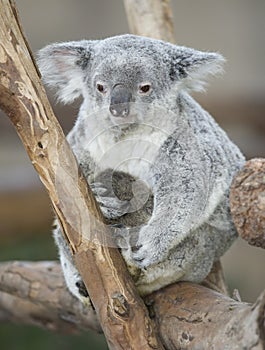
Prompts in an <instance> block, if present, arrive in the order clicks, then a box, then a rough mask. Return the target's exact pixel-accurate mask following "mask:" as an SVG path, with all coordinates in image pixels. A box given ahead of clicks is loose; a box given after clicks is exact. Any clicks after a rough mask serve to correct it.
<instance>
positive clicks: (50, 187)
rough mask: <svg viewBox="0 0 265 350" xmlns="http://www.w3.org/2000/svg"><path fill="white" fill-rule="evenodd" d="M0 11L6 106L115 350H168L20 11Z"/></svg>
mask: <svg viewBox="0 0 265 350" xmlns="http://www.w3.org/2000/svg"><path fill="white" fill-rule="evenodd" d="M0 7H1V13H0V23H1V29H0V69H1V75H0V105H1V108H2V109H3V110H4V111H5V112H6V114H7V115H8V116H9V118H10V120H11V122H12V123H13V125H14V126H15V128H16V131H17V133H18V135H19V136H20V138H21V140H22V142H23V144H24V147H25V148H26V150H27V152H28V155H29V157H30V159H31V161H32V164H33V165H34V167H35V169H36V170H37V172H38V173H39V176H40V178H41V180H42V182H43V184H44V185H45V187H46V189H47V191H48V193H49V196H50V198H51V201H52V204H53V207H54V209H55V212H56V214H57V216H58V218H59V221H60V223H61V228H62V230H63V232H64V234H65V237H66V239H67V240H68V242H69V246H70V248H71V251H72V253H73V256H74V259H75V263H76V266H77V268H78V271H79V272H80V274H81V276H82V279H83V281H84V283H85V285H86V288H87V290H88V292H89V295H90V297H91V300H92V302H93V304H94V306H95V309H96V312H97V315H98V317H99V320H100V324H101V326H102V329H103V331H104V334H105V336H106V339H107V342H108V345H109V348H110V349H126V350H127V349H139V348H141V349H162V345H161V343H160V341H159V339H158V338H157V337H156V335H155V333H154V331H153V325H152V322H151V320H150V318H149V315H148V311H147V309H146V307H145V305H144V303H143V301H142V299H141V298H140V297H139V295H138V293H137V291H136V289H135V286H134V283H133V282H132V279H131V277H130V276H129V274H128V272H127V269H126V266H125V263H124V261H123V259H122V257H121V255H120V253H119V251H118V250H117V249H116V248H113V246H114V245H113V243H112V242H111V237H110V235H109V234H108V231H107V227H106V225H104V222H103V217H102V214H101V212H100V210H99V207H98V205H97V203H96V201H95V199H94V197H93V194H92V192H91V190H90V189H89V188H88V187H87V183H86V180H85V178H84V176H83V174H82V173H81V171H80V169H79V167H78V166H77V163H76V160H75V157H74V156H73V153H72V151H71V149H70V147H69V145H68V143H67V142H66V140H65V137H64V134H63V132H62V129H61V127H60V126H59V124H58V121H57V119H56V118H55V116H54V114H53V112H52V109H51V107H50V104H49V102H48V99H47V97H46V94H45V91H44V88H43V87H42V84H41V81H40V78H39V76H38V74H37V72H36V69H35V66H34V64H33V63H32V59H31V54H30V52H29V50H28V45H27V44H26V43H25V40H24V38H23V35H22V34H21V29H20V25H19V21H18V15H17V11H16V8H15V5H14V3H13V2H12V1H8V0H0ZM139 324H140V325H141V327H139Z"/></svg>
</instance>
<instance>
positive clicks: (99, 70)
mask: <svg viewBox="0 0 265 350" xmlns="http://www.w3.org/2000/svg"><path fill="white" fill-rule="evenodd" d="M113 62H115V64H113ZM90 71H91V73H92V74H91V73H90V74H88V75H87V77H86V79H85V83H86V87H85V88H87V89H88V95H89V98H90V100H91V99H93V101H94V103H95V105H96V106H97V107H98V108H100V109H102V108H105V109H107V110H108V112H109V117H110V119H111V120H112V121H113V122H114V123H122V122H123V121H125V122H126V121H135V120H136V121H137V120H138V121H139V120H141V121H143V119H144V116H145V115H146V113H147V111H148V109H149V107H150V106H151V105H152V103H153V102H154V101H156V100H158V99H159V98H161V97H162V96H163V95H164V94H165V93H166V91H167V90H168V85H169V82H167V79H166V71H164V72H163V67H162V66H159V64H157V63H156V62H155V61H154V60H153V58H152V57H146V56H144V55H142V56H140V57H137V56H133V55H130V54H128V53H127V52H126V51H124V52H120V53H115V52H113V53H112V52H109V54H108V56H107V57H106V56H105V57H101V59H100V61H99V62H93V64H92V67H91V70H90ZM160 77H161V78H160Z"/></svg>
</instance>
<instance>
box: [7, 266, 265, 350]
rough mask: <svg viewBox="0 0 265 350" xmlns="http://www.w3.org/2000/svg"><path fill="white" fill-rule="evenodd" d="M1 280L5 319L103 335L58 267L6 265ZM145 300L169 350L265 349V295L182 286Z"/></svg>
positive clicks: (88, 310) (91, 314)
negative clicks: (243, 297)
mask: <svg viewBox="0 0 265 350" xmlns="http://www.w3.org/2000/svg"><path fill="white" fill-rule="evenodd" d="M0 276H1V279H0V309H1V312H0V320H2V321H4V320H11V321H16V322H22V323H24V324H34V325H37V326H41V327H44V328H48V329H50V330H54V331H58V330H60V331H65V332H69V331H70V332H78V331H80V330H83V329H87V328H91V329H93V330H95V331H97V332H100V326H99V322H98V321H97V316H96V313H95V312H94V311H93V309H92V308H91V307H88V308H84V307H83V306H82V305H81V303H79V302H78V301H77V300H76V299H75V298H74V297H73V296H72V295H71V294H70V293H69V292H68V290H67V289H66V288H64V280H63V277H62V273H61V268H60V266H59V264H58V263H55V262H37V263H33V262H31V263H28V262H26V263H25V262H10V263H3V264H0ZM145 302H146V304H147V305H148V308H149V313H150V315H151V317H153V319H154V320H155V322H156V324H157V329H158V330H159V334H160V337H161V339H162V341H163V344H164V346H165V348H166V349H170V350H173V349H182V350H184V349H197V350H198V349H202V350H206V349H215V350H219V349H220V350H223V349H238V350H239V349H240V350H241V349H256V350H257V349H263V348H264V340H265V339H264V336H265V326H264V317H265V293H263V294H262V295H261V296H260V297H259V298H258V300H257V302H256V303H255V304H254V305H250V304H247V303H242V302H238V301H235V300H233V299H231V298H229V297H227V296H224V295H222V294H220V293H217V292H215V291H213V290H211V289H208V288H205V287H203V286H199V285H196V284H191V283H186V282H182V283H178V284H175V285H172V286H168V287H166V288H164V289H162V290H160V291H158V292H156V293H153V294H152V295H150V296H148V297H146V298H145ZM14 305H15V307H14ZM140 327H141V325H140V326H139V327H138V328H140ZM139 349H141V347H139Z"/></svg>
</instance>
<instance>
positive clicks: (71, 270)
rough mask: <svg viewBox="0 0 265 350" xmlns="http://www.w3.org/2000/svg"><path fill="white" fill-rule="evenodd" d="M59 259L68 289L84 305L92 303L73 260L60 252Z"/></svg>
mask: <svg viewBox="0 0 265 350" xmlns="http://www.w3.org/2000/svg"><path fill="white" fill-rule="evenodd" d="M60 260H61V265H62V270H63V274H64V279H65V282H66V285H67V287H68V289H69V291H70V292H71V293H72V294H73V295H74V296H75V297H76V298H77V299H79V300H80V301H81V302H82V303H83V304H85V305H91V306H92V307H93V305H92V303H91V301H90V298H89V295H88V292H87V289H86V286H85V284H84V282H83V280H82V278H81V276H80V275H79V272H78V271H77V269H76V267H75V266H74V263H73V261H70V259H69V258H68V256H67V255H65V254H64V253H62V252H61V254H60Z"/></svg>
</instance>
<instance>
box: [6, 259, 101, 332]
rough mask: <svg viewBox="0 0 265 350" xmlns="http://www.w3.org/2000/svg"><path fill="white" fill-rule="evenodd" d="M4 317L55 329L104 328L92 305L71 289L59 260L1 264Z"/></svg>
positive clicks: (74, 330) (71, 330)
mask: <svg viewBox="0 0 265 350" xmlns="http://www.w3.org/2000/svg"><path fill="white" fill-rule="evenodd" d="M0 310H1V311H0V320H1V321H7V320H8V321H11V322H16V323H23V324H31V325H36V326H39V327H42V328H46V329H49V330H52V331H56V332H57V331H60V332H65V333H77V332H78V331H80V330H85V329H87V328H89V329H91V330H94V331H96V332H102V330H101V327H100V324H99V322H98V318H97V316H96V313H95V311H94V309H93V308H92V306H89V305H88V306H84V305H82V303H79V302H77V300H76V298H75V297H73V296H72V294H70V293H69V292H68V289H67V288H66V286H65V282H64V279H63V275H62V270H61V267H60V265H59V263H57V262H48V261H44V262H22V261H17V262H16V261H13V262H6V263H1V264H0Z"/></svg>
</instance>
